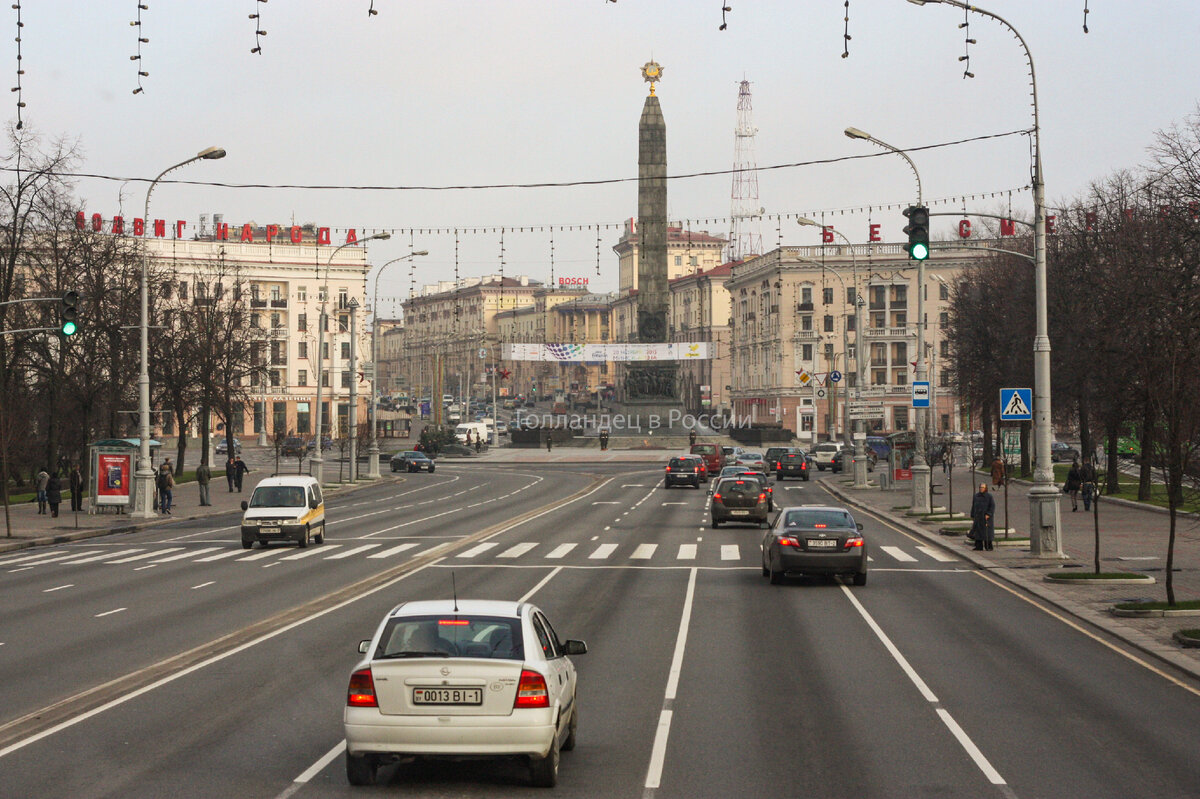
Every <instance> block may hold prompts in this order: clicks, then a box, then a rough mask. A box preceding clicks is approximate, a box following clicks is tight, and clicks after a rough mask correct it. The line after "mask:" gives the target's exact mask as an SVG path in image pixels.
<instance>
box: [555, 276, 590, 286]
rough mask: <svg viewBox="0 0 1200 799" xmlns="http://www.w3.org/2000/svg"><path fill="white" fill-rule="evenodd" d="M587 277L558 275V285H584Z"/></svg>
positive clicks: (586, 282)
mask: <svg viewBox="0 0 1200 799" xmlns="http://www.w3.org/2000/svg"><path fill="white" fill-rule="evenodd" d="M587 284H588V279H587V278H586V277H560V278H559V279H558V285H560V286H586V285H587Z"/></svg>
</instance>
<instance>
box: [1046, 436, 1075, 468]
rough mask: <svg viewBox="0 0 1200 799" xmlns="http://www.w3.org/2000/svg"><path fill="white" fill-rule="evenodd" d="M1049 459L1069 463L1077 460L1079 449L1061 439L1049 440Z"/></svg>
mask: <svg viewBox="0 0 1200 799" xmlns="http://www.w3.org/2000/svg"><path fill="white" fill-rule="evenodd" d="M1050 460H1051V461H1053V462H1054V463H1070V462H1071V461H1077V460H1079V450H1077V449H1075V447H1072V446H1070V445H1068V444H1064V443H1063V442H1061V441H1051V442H1050Z"/></svg>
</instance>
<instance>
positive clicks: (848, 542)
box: [846, 535, 863, 549]
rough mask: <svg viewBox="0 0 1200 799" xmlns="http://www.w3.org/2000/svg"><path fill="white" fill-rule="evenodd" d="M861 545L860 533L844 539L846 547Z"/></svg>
mask: <svg viewBox="0 0 1200 799" xmlns="http://www.w3.org/2000/svg"><path fill="white" fill-rule="evenodd" d="M862 545H863V539H862V536H861V535H856V536H854V537H853V538H847V539H846V549H853V548H854V547H861V546H862Z"/></svg>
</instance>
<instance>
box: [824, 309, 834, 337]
mask: <svg viewBox="0 0 1200 799" xmlns="http://www.w3.org/2000/svg"><path fill="white" fill-rule="evenodd" d="M825 332H826V333H832V332H833V317H832V316H830V315H828V314H826V315H825Z"/></svg>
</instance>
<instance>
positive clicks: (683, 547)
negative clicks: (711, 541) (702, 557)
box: [676, 544, 696, 560]
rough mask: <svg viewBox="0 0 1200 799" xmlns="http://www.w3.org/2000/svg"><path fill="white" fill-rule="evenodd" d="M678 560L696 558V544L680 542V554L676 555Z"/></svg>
mask: <svg viewBox="0 0 1200 799" xmlns="http://www.w3.org/2000/svg"><path fill="white" fill-rule="evenodd" d="M676 558H677V559H678V560H695V559H696V545H695V544H680V545H679V554H678V555H677V556H676Z"/></svg>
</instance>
